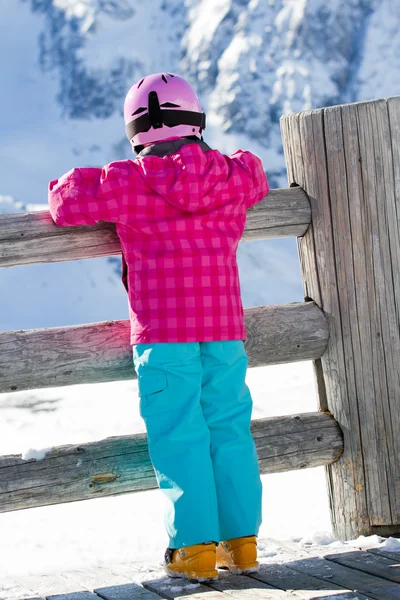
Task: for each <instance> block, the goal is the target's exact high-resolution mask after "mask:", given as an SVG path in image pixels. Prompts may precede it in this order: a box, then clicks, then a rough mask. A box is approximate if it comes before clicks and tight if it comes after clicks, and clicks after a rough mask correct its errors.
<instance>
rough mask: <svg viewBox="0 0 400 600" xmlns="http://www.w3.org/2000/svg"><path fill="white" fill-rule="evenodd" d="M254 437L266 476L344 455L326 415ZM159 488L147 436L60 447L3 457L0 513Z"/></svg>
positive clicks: (273, 423)
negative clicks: (38, 455)
mask: <svg viewBox="0 0 400 600" xmlns="http://www.w3.org/2000/svg"><path fill="white" fill-rule="evenodd" d="M251 431H252V435H253V438H254V441H255V444H256V448H257V453H258V457H259V465H260V470H261V472H262V473H277V472H282V471H287V470H289V469H300V468H306V467H315V466H320V465H326V464H328V463H331V462H332V461H334V460H337V459H338V458H339V456H340V454H341V452H342V449H343V440H342V433H341V431H340V429H339V427H338V426H337V424H336V422H335V420H334V419H333V418H332V417H330V416H328V415H326V414H324V413H304V414H299V415H294V416H285V417H271V418H266V419H259V420H255V421H253V422H252V424H251ZM156 487H157V483H156V479H155V475H154V471H153V467H152V464H151V461H150V457H149V454H148V449H147V438H146V435H145V434H136V435H132V436H123V437H113V438H108V439H106V440H102V441H99V442H93V443H89V444H81V445H72V446H60V447H58V448H53V449H52V450H51V451H50V452H48V453H47V454H46V457H45V458H44V459H43V460H40V461H36V460H28V461H27V460H23V459H22V458H21V456H20V455H19V456H3V457H0V512H6V511H13V510H19V509H23V508H32V507H34V506H44V505H48V504H58V503H63V502H72V501H75V500H85V499H91V498H99V497H103V496H114V495H118V494H124V493H127V492H135V491H144V490H148V489H154V488H156Z"/></svg>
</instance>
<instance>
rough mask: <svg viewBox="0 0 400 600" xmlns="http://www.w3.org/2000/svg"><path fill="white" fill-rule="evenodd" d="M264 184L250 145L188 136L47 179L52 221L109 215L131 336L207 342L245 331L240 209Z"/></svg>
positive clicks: (136, 340)
mask: <svg viewBox="0 0 400 600" xmlns="http://www.w3.org/2000/svg"><path fill="white" fill-rule="evenodd" d="M267 193H268V182H267V178H266V176H265V173H264V170H263V167H262V163H261V161H260V159H258V158H257V157H256V156H254V155H253V154H251V153H250V152H243V151H242V150H239V151H237V152H236V153H235V154H233V155H231V156H225V155H223V154H221V153H220V152H218V151H217V150H208V151H204V150H203V149H202V148H201V147H200V146H199V145H198V144H185V145H184V146H182V147H181V148H180V149H179V150H178V151H177V152H176V153H174V154H172V155H170V156H164V157H162V158H160V157H158V156H151V155H148V156H143V157H141V158H138V159H137V160H135V161H131V160H125V161H120V162H114V163H111V164H110V165H107V166H106V167H104V168H103V169H96V168H82V169H73V170H72V171H69V172H68V173H66V174H65V175H63V176H62V177H61V178H60V179H56V180H54V181H52V182H51V183H50V185H49V204H50V212H51V215H52V217H53V219H54V221H55V223H56V224H57V225H68V226H69V225H94V224H95V223H97V222H98V221H111V222H113V223H116V229H117V234H118V236H119V238H120V240H121V248H122V253H123V259H124V263H125V267H126V268H125V269H124V270H125V275H126V278H125V282H124V283H125V286H126V288H127V291H128V296H129V306H130V320H131V343H132V344H140V343H156V342H210V341H222V340H243V339H245V337H246V333H245V327H244V320H243V307H242V302H241V297H240V285H239V276H238V267H237V264H236V250H237V247H238V244H239V240H240V238H241V236H242V234H243V230H244V226H245V221H246V210H247V209H248V208H250V207H251V206H253V205H254V204H256V203H257V202H259V201H260V200H262V199H263V198H264V197H265V196H266V195H267ZM126 269H127V273H126Z"/></svg>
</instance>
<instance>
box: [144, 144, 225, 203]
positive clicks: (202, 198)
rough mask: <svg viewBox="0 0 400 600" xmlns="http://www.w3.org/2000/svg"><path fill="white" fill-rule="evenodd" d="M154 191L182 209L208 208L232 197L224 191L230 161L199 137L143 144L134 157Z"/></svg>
mask: <svg viewBox="0 0 400 600" xmlns="http://www.w3.org/2000/svg"><path fill="white" fill-rule="evenodd" d="M135 162H136V164H137V165H138V166H139V167H140V170H141V172H142V176H143V178H144V180H145V182H146V185H148V186H149V187H150V188H151V189H152V190H153V192H155V193H156V194H158V195H159V196H161V197H162V198H163V199H164V200H165V202H167V203H168V204H170V205H171V206H174V207H175V208H178V209H180V210H182V211H184V212H191V213H196V212H200V211H207V210H211V209H213V208H216V207H217V206H221V205H223V204H225V203H226V202H227V201H229V200H231V198H230V199H229V198H227V197H226V194H224V193H223V191H224V189H226V184H227V182H228V180H229V178H230V177H231V175H232V162H231V161H230V160H229V158H228V157H227V156H224V155H223V154H221V153H220V152H218V150H211V148H210V147H209V146H208V145H207V144H206V143H205V142H203V141H201V140H198V141H197V140H190V139H176V140H171V141H167V142H161V143H158V144H154V145H152V146H149V147H147V148H144V149H143V150H142V152H140V154H139V155H138V157H137V159H136V161H135Z"/></svg>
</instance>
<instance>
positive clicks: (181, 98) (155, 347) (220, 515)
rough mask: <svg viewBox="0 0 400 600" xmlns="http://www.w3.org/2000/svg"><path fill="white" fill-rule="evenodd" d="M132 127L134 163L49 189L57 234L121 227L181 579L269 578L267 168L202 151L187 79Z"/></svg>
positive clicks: (135, 89) (146, 404) (151, 87)
mask: <svg viewBox="0 0 400 600" xmlns="http://www.w3.org/2000/svg"><path fill="white" fill-rule="evenodd" d="M124 113H125V124H126V132H127V136H128V139H129V140H130V142H131V145H132V148H133V151H134V152H135V153H136V154H137V155H138V156H137V158H136V160H134V161H132V160H124V161H120V162H114V163H111V164H109V165H107V166H106V167H104V168H103V169H96V168H83V169H73V170H72V171H69V172H68V173H67V174H66V175H64V176H63V177H61V178H60V179H58V180H54V181H52V182H51V183H50V186H49V204H50V212H51V215H52V217H53V219H54V221H55V223H56V224H57V225H93V224H95V223H97V222H98V221H112V222H114V223H116V229H117V234H118V236H119V238H120V241H121V249H122V260H123V281H124V285H125V287H126V290H127V293H128V297H129V311H130V320H131V343H132V345H133V359H134V365H135V369H136V372H137V375H138V388H139V396H140V412H141V415H142V417H143V419H144V421H145V424H146V429H147V434H148V446H149V452H150V456H151V460H152V463H153V466H154V470H155V473H156V477H157V481H158V485H159V487H160V489H161V490H162V491H163V492H164V494H165V497H166V500H167V507H166V513H165V524H166V529H167V532H168V535H169V547H168V548H167V550H166V553H165V560H164V568H165V570H166V572H167V573H168V575H169V576H172V577H188V578H190V579H196V580H204V579H209V578H211V579H212V578H215V577H216V576H217V574H218V572H217V570H216V568H217V567H227V568H229V569H231V570H233V571H235V572H248V571H253V570H257V568H258V562H257V546H256V541H257V540H256V536H257V534H258V530H259V527H260V524H261V480H260V473H259V467H258V460H257V453H256V449H255V445H254V441H253V438H252V436H251V433H250V421H251V410H252V400H251V396H250V392H249V390H248V388H247V386H246V384H245V375H246V369H247V356H246V353H245V350H244V345H243V340H244V339H245V328H244V321H243V308H242V303H241V298H240V287H239V277H238V267H237V263H236V250H237V247H238V244H239V240H240V238H241V236H242V233H243V230H244V226H245V221H246V210H247V209H248V208H250V207H251V206H253V205H254V204H256V203H257V202H260V200H262V199H263V198H264V197H265V196H266V195H267V193H268V182H267V179H266V176H265V173H264V170H263V167H262V164H261V161H260V160H259V159H258V158H257V157H256V156H254V155H253V154H251V153H250V152H243V151H242V150H239V151H237V152H236V153H235V154H233V155H232V156H225V155H223V154H221V153H220V152H218V151H217V150H211V149H210V148H209V146H207V144H205V143H204V142H203V138H202V132H203V130H204V129H205V114H204V113H203V111H202V108H201V106H200V103H199V100H198V98H197V96H196V93H195V92H194V90H193V89H192V87H191V86H190V85H189V83H188V82H187V81H185V79H183V78H181V77H179V76H177V75H173V74H171V73H164V74H163V73H158V74H155V75H150V76H148V77H145V78H143V79H141V80H140V81H139V82H137V83H135V85H133V86H132V88H131V89H130V90H129V92H128V95H127V97H126V99H125V107H124Z"/></svg>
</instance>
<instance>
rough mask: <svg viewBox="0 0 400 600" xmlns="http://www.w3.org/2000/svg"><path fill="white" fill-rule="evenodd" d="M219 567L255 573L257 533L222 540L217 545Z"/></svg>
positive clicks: (238, 572) (257, 566) (235, 571)
mask: <svg viewBox="0 0 400 600" xmlns="http://www.w3.org/2000/svg"><path fill="white" fill-rule="evenodd" d="M216 554H217V568H219V569H224V568H226V569H229V570H230V571H232V573H236V574H238V575H239V574H240V573H255V572H256V571H258V569H259V567H260V565H259V563H258V562H257V538H256V536H255V535H248V536H246V537H239V538H234V539H231V540H226V541H225V542H220V543H219V544H218V546H217V552H216Z"/></svg>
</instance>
